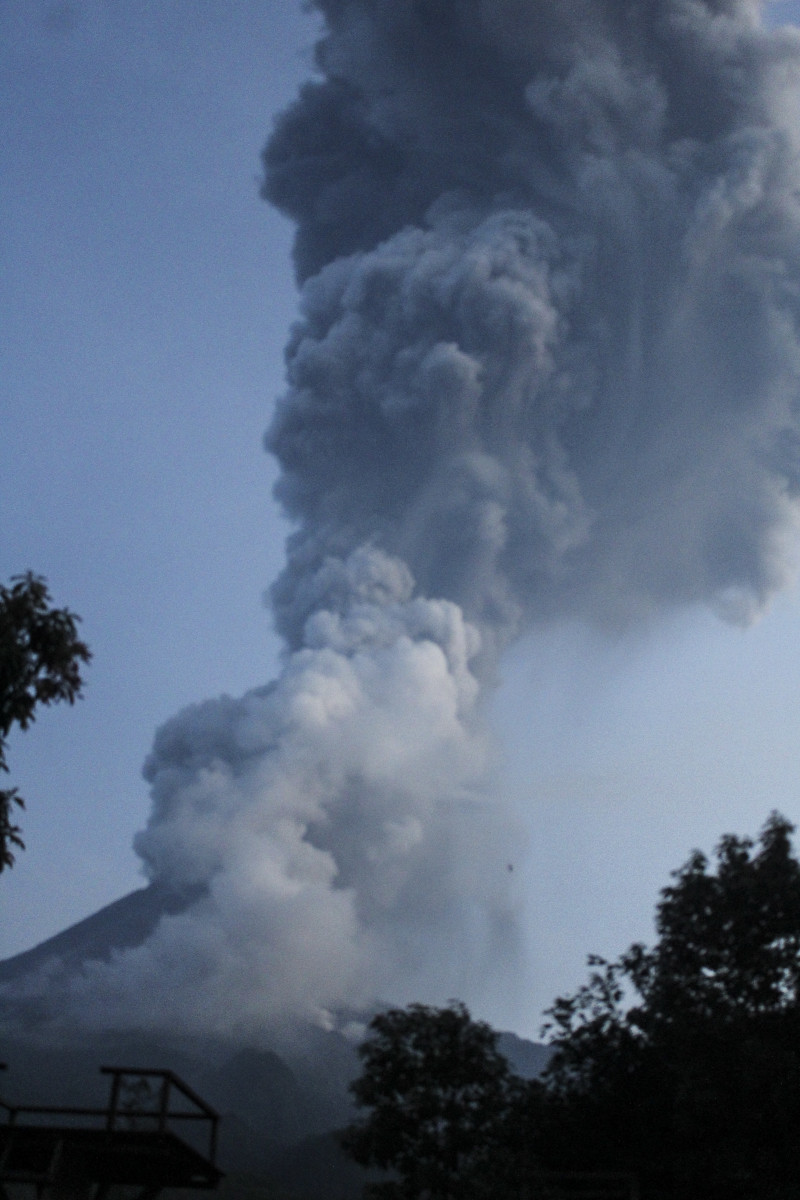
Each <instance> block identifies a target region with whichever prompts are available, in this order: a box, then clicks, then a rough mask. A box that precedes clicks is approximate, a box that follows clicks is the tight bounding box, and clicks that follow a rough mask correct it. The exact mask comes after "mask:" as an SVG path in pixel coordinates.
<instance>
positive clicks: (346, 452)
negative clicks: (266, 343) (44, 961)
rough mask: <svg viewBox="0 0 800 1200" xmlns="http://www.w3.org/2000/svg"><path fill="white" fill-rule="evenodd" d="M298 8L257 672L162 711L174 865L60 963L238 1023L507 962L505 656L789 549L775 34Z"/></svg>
mask: <svg viewBox="0 0 800 1200" xmlns="http://www.w3.org/2000/svg"><path fill="white" fill-rule="evenodd" d="M315 3H316V8H317V9H318V10H319V11H320V12H321V13H322V14H323V15H324V17H325V20H326V32H325V35H324V36H323V38H322V40H321V42H320V44H319V46H318V49H317V62H318V67H319V71H320V77H319V78H318V79H317V80H316V81H314V82H312V83H309V84H308V85H306V87H305V88H304V89H303V90H302V91H301V94H300V96H299V98H298V100H297V101H296V102H295V104H294V105H293V106H292V107H291V108H290V109H289V110H288V112H287V113H286V114H284V116H283V117H282V118H281V119H280V120H279V121H278V123H277V124H276V128H275V130H274V132H273V135H272V137H271V139H270V142H269V144H268V146H267V148H266V150H265V153H264V165H265V181H264V194H265V195H266V196H267V198H269V199H270V200H271V201H272V202H273V203H275V204H277V205H278V206H279V207H281V208H282V209H283V210H284V211H286V212H287V213H289V214H290V215H291V216H292V217H293V218H294V219H295V220H296V222H297V227H298V232H297V240H296V249H295V261H296V267H297V272H298V278H299V280H300V281H301V283H302V294H301V317H300V320H299V322H298V324H297V326H296V328H295V329H294V330H293V332H292V335H291V339H290V342H289V346H288V349H287V375H288V390H287V393H286V395H285V397H284V398H283V399H282V400H281V401H280V402H279V404H278V407H277V411H276V415H275V418H274V421H273V424H272V428H271V430H270V433H269V435H268V446H269V448H270V450H271V451H272V452H273V453H274V454H275V455H276V456H277V458H278V460H279V462H280V465H281V470H282V474H281V478H280V481H279V483H278V486H277V495H278V498H279V500H280V501H281V503H282V504H283V506H284V508H285V510H286V512H287V514H288V515H289V516H290V517H291V518H292V519H293V520H294V522H295V532H294V533H293V534H292V536H291V537H290V539H289V544H288V552H287V565H286V568H285V570H284V571H283V573H282V574H281V576H280V578H279V579H278V581H277V582H276V584H275V585H274V587H273V590H272V604H273V611H274V614H275V620H276V625H277V628H278V629H279V631H280V633H281V634H282V635H283V637H284V638H285V642H286V652H285V659H284V665H283V669H282V672H281V674H280V677H279V678H278V679H277V681H275V682H274V683H272V684H270V685H267V686H266V687H263V688H260V689H256V690H254V691H253V692H251V693H249V694H248V695H246V696H245V697H243V698H242V699H241V700H230V699H227V698H224V699H221V700H217V701H210V702H207V703H205V704H201V705H199V706H196V707H193V708H191V709H189V710H187V711H186V712H184V713H181V714H179V715H178V716H177V717H176V718H174V719H173V720H172V721H171V722H169V723H168V724H167V725H166V726H165V727H164V728H163V729H162V730H160V732H159V733H158V735H157V737H156V741H155V746H154V750H153V753H152V755H151V757H150V759H149V760H148V763H147V765H146V770H145V773H146V776H147V778H148V780H149V781H150V782H151V784H152V788H153V812H152V816H151V818H150V822H149V824H148V827H147V829H146V830H145V831H144V832H143V833H141V834H140V835H139V836H138V838H137V841H136V848H137V850H138V852H139V854H140V855H141V856H142V858H143V860H144V863H145V866H146V869H147V872H148V875H149V877H150V878H151V879H153V880H157V881H160V882H161V883H166V884H168V885H170V886H171V887H173V888H174V889H176V890H180V889H182V888H187V889H191V888H194V889H195V891H194V892H192V893H191V894H192V895H196V891H197V889H198V887H199V888H200V890H201V891H202V895H201V896H200V898H199V899H194V901H193V902H192V903H191V904H190V905H189V906H188V907H187V908H186V909H185V911H183V912H181V913H178V914H175V915H172V916H167V917H164V918H163V919H162V921H161V922H160V924H159V926H158V927H157V929H156V931H155V933H154V934H153V935H152V936H151V937H150V938H149V939H148V940H147V941H146V942H145V943H144V944H143V945H142V946H140V947H139V948H137V949H133V950H129V951H126V952H122V953H120V954H119V955H117V957H116V958H115V959H114V960H113V961H112V962H111V963H107V964H100V963H87V964H85V966H84V968H83V970H82V971H80V972H78V973H76V974H74V975H73V976H72V977H71V979H70V981H69V987H68V994H67V995H66V997H65V1001H64V1005H65V1009H64V1011H66V1012H68V1013H69V1012H73V1013H82V1014H86V1013H89V1014H90V1015H91V1016H92V1018H93V1019H94V1018H96V1017H97V1014H98V1013H99V1012H102V1013H103V1014H104V1017H105V1019H107V1020H109V1021H111V1022H114V1023H121V1022H123V1021H126V1022H129V1021H132V1020H135V1021H139V1022H145V1023H149V1024H153V1025H168V1026H170V1027H173V1026H175V1025H178V1026H180V1027H182V1028H203V1029H207V1030H214V1031H218V1032H227V1033H232V1034H237V1035H241V1036H247V1037H252V1036H255V1035H256V1034H257V1031H259V1030H261V1029H263V1028H264V1027H265V1026H268V1025H273V1026H277V1025H280V1024H282V1023H284V1024H285V1023H286V1022H289V1023H291V1022H293V1021H298V1020H311V1021H318V1022H320V1021H322V1022H324V1021H325V1020H327V1019H329V1014H331V1013H335V1012H336V1011H341V1010H345V1009H347V1008H348V1007H350V1008H352V1007H358V1006H361V1005H366V1004H369V1003H370V1002H372V1001H374V1000H375V999H377V998H382V999H393V1000H394V999H405V998H410V997H412V996H414V997H416V998H423V999H425V998H434V997H438V998H440V999H444V998H446V997H447V996H451V995H457V994H462V993H463V992H464V991H465V990H466V989H468V988H469V986H470V981H471V980H474V979H475V978H476V977H477V976H478V975H479V974H481V973H483V974H484V975H486V974H490V973H491V972H492V971H499V970H502V969H503V965H504V962H506V961H507V959H508V956H510V955H512V954H513V949H514V941H515V937H514V928H513V907H512V905H511V904H510V902H509V900H508V897H507V894H506V886H507V883H506V881H507V872H506V871H505V864H506V859H507V857H508V844H509V842H510V840H511V839H512V838H513V837H514V836H515V835H514V831H513V830H509V827H508V822H507V819H506V817H505V816H504V814H503V812H502V810H501V808H500V806H499V805H498V804H497V803H496V802H495V801H494V800H493V799H492V796H491V789H490V788H488V787H487V785H486V773H487V747H486V744H485V737H484V732H483V729H482V725H481V706H482V697H483V695H484V694H485V690H486V688H487V687H490V686H491V683H492V680H493V679H494V677H495V673H496V670H497V667H498V662H499V658H500V655H501V652H502V650H503V649H504V647H506V646H507V645H508V644H509V643H510V642H511V641H512V639H513V638H514V637H516V636H517V635H519V634H520V633H521V632H522V631H524V630H525V629H526V628H529V627H530V626H531V624H533V623H535V622H541V621H546V620H552V619H557V618H559V617H563V616H566V617H570V618H573V619H580V620H588V621H593V622H596V623H600V624H602V625H606V626H614V627H619V626H622V625H624V624H626V623H629V622H631V621H635V620H639V619H641V618H643V617H647V616H649V615H650V614H657V613H658V612H660V611H662V610H664V609H665V608H669V607H672V606H676V605H687V604H696V603H704V604H710V605H712V606H714V607H715V608H716V609H717V610H718V611H720V612H721V613H722V614H723V615H725V616H727V617H729V618H730V619H733V620H738V621H748V620H750V619H752V618H753V617H754V616H755V615H756V614H757V613H758V612H759V611H760V610H761V609H763V607H764V606H765V604H766V603H767V602H768V600H769V598H770V596H771V594H772V593H773V592H774V591H775V590H776V588H779V587H781V586H783V585H784V584H785V583H786V582H787V580H788V579H789V578H790V577H791V574H792V567H793V564H792V551H793V547H794V544H795V540H796V526H797V517H798V484H800V413H799V411H798V398H799V397H800V338H799V337H798V319H799V318H800V201H799V200H798V197H799V196H800V160H799V159H798V150H799V149H800V143H799V142H798V123H797V112H798V101H800V75H799V72H800V36H798V34H797V33H796V32H794V31H790V30H781V31H774V30H773V31H770V30H768V29H767V28H765V27H764V25H763V23H762V6H761V5H760V4H759V3H757V2H756V0H635V2H631V3H627V2H624V0H559V2H558V3H553V0H491V3H489V2H488V0H315ZM187 894H188V893H187ZM470 994H474V989H471V990H470Z"/></svg>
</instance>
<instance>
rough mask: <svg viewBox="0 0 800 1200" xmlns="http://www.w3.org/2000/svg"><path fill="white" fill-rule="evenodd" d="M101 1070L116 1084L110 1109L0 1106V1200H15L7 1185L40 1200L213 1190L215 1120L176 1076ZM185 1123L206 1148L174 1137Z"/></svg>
mask: <svg viewBox="0 0 800 1200" xmlns="http://www.w3.org/2000/svg"><path fill="white" fill-rule="evenodd" d="M0 1066H4V1064H0ZM100 1070H101V1073H102V1074H104V1075H108V1076H109V1077H110V1083H111V1087H110V1095H109V1101H108V1105H107V1106H106V1107H105V1108H71V1107H55V1106H51V1105H31V1104H25V1105H12V1104H8V1103H7V1102H6V1101H4V1100H0V1116H2V1114H3V1113H4V1114H5V1121H4V1122H3V1123H0V1200H12V1197H11V1196H10V1195H9V1192H8V1191H7V1187H8V1186H11V1187H13V1189H14V1191H17V1190H18V1189H20V1188H26V1187H27V1188H33V1189H34V1190H35V1193H36V1198H37V1200H46V1198H52V1200H61V1198H66V1197H69V1198H70V1200H105V1198H106V1197H107V1196H108V1194H109V1192H110V1191H111V1189H112V1188H115V1187H125V1188H128V1189H130V1188H136V1189H138V1191H137V1192H136V1193H135V1200H154V1198H155V1197H156V1196H157V1195H158V1194H159V1192H160V1191H161V1189H162V1188H165V1187H170V1188H184V1187H186V1188H203V1189H211V1188H215V1187H216V1186H217V1184H218V1183H219V1181H220V1179H221V1178H222V1172H221V1171H220V1170H219V1168H218V1167H217V1165H216V1156H217V1133H218V1127H219V1115H218V1113H217V1112H216V1111H215V1110H214V1109H213V1108H212V1107H211V1106H210V1105H209V1104H206V1102H205V1100H203V1099H201V1097H200V1096H198V1095H197V1093H196V1092H194V1091H192V1089H191V1088H190V1087H189V1086H188V1084H186V1083H184V1082H183V1080H182V1079H180V1078H179V1077H178V1076H177V1075H175V1074H174V1073H173V1072H172V1071H166V1070H160V1069H154V1068H148V1069H144V1070H142V1069H140V1068H136V1067H101V1068H100ZM176 1105H177V1107H176ZM181 1122H183V1123H186V1122H188V1123H189V1127H190V1129H193V1130H195V1131H197V1133H198V1134H199V1135H200V1138H201V1141H202V1148H198V1146H197V1144H196V1143H197V1138H196V1137H192V1138H191V1140H186V1138H185V1137H179V1136H178V1135H177V1133H176V1132H175V1131H174V1128H173V1126H174V1124H175V1123H181ZM190 1136H191V1135H190ZM193 1143H194V1144H193Z"/></svg>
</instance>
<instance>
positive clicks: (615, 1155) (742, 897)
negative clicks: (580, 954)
mask: <svg viewBox="0 0 800 1200" xmlns="http://www.w3.org/2000/svg"><path fill="white" fill-rule="evenodd" d="M792 832H793V826H792V825H791V824H790V823H789V822H788V821H786V820H785V819H784V818H783V817H781V816H780V815H778V814H777V813H773V814H772V816H771V817H770V818H769V820H768V821H767V823H766V825H765V826H764V828H763V830H762V831H761V834H760V836H759V838H758V841H757V842H756V843H754V842H753V841H752V840H751V839H749V838H738V837H734V836H732V835H728V836H726V837H724V838H723V839H722V841H721V842H720V844H719V846H718V848H717V851H716V864H715V867H714V868H712V867H711V866H710V864H709V862H708V860H707V859H706V858H705V856H704V855H702V854H700V853H699V852H698V851H695V852H694V853H693V854H692V855H691V856H690V857H689V859H688V861H687V862H686V863H685V865H684V866H683V867H681V868H680V870H678V871H676V872H675V873H674V875H673V880H674V882H673V883H672V884H671V885H670V886H669V887H666V888H665V889H664V890H663V891H662V893H661V901H660V903H659V905H658V907H657V911H656V929H657V933H658V941H657V942H656V944H655V946H653V948H652V949H648V948H646V947H644V946H642V945H634V946H632V947H631V948H630V949H629V950H628V951H627V952H626V953H625V954H623V955H622V956H621V957H620V958H619V959H618V960H617V961H616V962H611V963H609V962H605V961H604V960H602V959H599V958H595V959H592V960H590V962H591V965H592V974H591V977H590V979H589V982H588V983H587V984H586V985H585V986H584V987H583V988H581V989H580V991H579V992H577V993H576V994H575V995H574V996H570V997H563V998H561V999H559V1000H557V1001H556V1002H555V1004H554V1005H553V1007H552V1008H551V1010H550V1013H549V1016H550V1032H551V1033H552V1034H554V1035H555V1036H554V1045H555V1048H556V1052H555V1055H554V1058H553V1059H552V1061H551V1063H550V1065H549V1067H548V1070H547V1071H546V1073H545V1077H544V1081H543V1084H542V1085H540V1086H539V1087H538V1088H536V1089H534V1090H533V1093H532V1094H531V1095H529V1097H528V1101H529V1106H530V1110H529V1119H530V1120H531V1123H532V1128H533V1129H534V1130H535V1133H534V1138H535V1144H536V1149H537V1151H538V1153H539V1154H540V1155H541V1157H542V1158H543V1159H544V1161H546V1162H557V1163H558V1165H559V1166H563V1165H569V1166H571V1167H576V1168H591V1169H598V1168H615V1169H620V1168H626V1169H631V1170H634V1171H636V1172H637V1173H638V1175H639V1177H640V1179H641V1180H642V1183H643V1194H644V1195H645V1196H647V1195H649V1194H653V1195H662V1194H663V1195H668V1196H670V1197H676V1198H681V1200H688V1198H689V1197H696V1196H703V1197H704V1198H705V1200H715V1198H717V1197H719V1198H720V1200H721V1198H722V1197H725V1200H734V1198H736V1197H738V1198H741V1200H744V1198H745V1197H746V1198H748V1200H753V1198H754V1197H758V1198H759V1200H768V1198H769V1200H779V1198H780V1200H783V1198H784V1197H789V1196H793V1197H796V1196H797V1195H798V1194H800V1155H798V1153H797V1131H798V1128H800V863H798V861H797V859H796V857H795V856H794V854H793V852H792V845H791V834H792Z"/></svg>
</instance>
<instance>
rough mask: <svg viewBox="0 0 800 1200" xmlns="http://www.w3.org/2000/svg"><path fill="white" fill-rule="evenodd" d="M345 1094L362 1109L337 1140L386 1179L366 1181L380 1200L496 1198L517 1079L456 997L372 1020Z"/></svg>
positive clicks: (491, 1035) (489, 1034) (491, 1037)
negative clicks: (359, 1063) (387, 1175)
mask: <svg viewBox="0 0 800 1200" xmlns="http://www.w3.org/2000/svg"><path fill="white" fill-rule="evenodd" d="M369 1030H370V1032H369V1036H368V1037H367V1038H366V1040H365V1041H364V1043H363V1044H362V1045H361V1046H360V1047H359V1054H360V1055H361V1058H362V1061H363V1064H364V1069H363V1073H362V1075H361V1076H360V1078H359V1079H357V1080H356V1081H355V1082H354V1083H353V1084H352V1085H351V1091H352V1093H353V1095H354V1097H355V1101H356V1104H357V1105H358V1107H359V1108H363V1109H367V1110H368V1112H367V1115H366V1116H365V1117H364V1118H363V1119H362V1120H360V1121H359V1122H357V1123H355V1124H353V1125H351V1126H350V1128H349V1129H348V1130H347V1131H346V1132H345V1134H344V1136H343V1138H342V1144H343V1146H344V1148H345V1150H346V1151H347V1153H348V1154H349V1155H350V1156H351V1157H352V1158H354V1159H355V1161H356V1162H359V1163H361V1164H363V1165H365V1166H374V1167H380V1168H382V1169H384V1170H387V1171H391V1172H392V1173H393V1175H394V1176H395V1177H394V1178H393V1179H391V1180H388V1181H386V1182H382V1183H375V1184H370V1185H368V1187H367V1194H368V1195H369V1196H372V1197H375V1198H376V1200H377V1198H379V1197H380V1198H382V1200H423V1198H424V1200H451V1198H452V1200H454V1198H455V1197H458V1198H459V1200H473V1198H475V1200H477V1198H478V1197H480V1198H481V1200H483V1198H484V1197H485V1198H486V1200H488V1198H489V1197H492V1198H494V1197H497V1196H500V1195H504V1194H505V1193H504V1178H503V1175H504V1170H505V1168H504V1166H503V1167H501V1160H502V1162H503V1163H504V1164H506V1163H507V1162H508V1156H507V1155H499V1154H498V1147H500V1146H503V1145H505V1144H506V1143H507V1141H508V1138H509V1136H510V1134H509V1131H508V1130H507V1129H506V1123H507V1121H508V1119H509V1113H510V1112H511V1110H512V1109H513V1106H514V1098H515V1096H516V1094H517V1089H518V1088H520V1087H521V1086H522V1081H521V1080H519V1079H517V1077H516V1076H514V1075H512V1073H511V1072H510V1071H509V1067H508V1063H507V1062H506V1060H505V1058H504V1057H503V1055H502V1054H500V1052H499V1051H498V1049H497V1034H496V1033H495V1032H494V1031H493V1030H492V1029H491V1028H490V1027H489V1026H488V1025H486V1024H485V1023H484V1022H482V1021H473V1020H472V1018H471V1017H470V1014H469V1012H468V1010H467V1009H466V1008H465V1006H464V1005H463V1004H456V1003H451V1004H450V1005H449V1006H448V1007H446V1008H429V1007H427V1006H425V1005H422V1004H412V1005H410V1006H409V1007H408V1008H405V1009H391V1010H389V1011H388V1012H383V1013H380V1014H378V1016H376V1017H374V1018H373V1020H372V1021H371V1023H370V1026H369Z"/></svg>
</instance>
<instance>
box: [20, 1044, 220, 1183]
mask: <svg viewBox="0 0 800 1200" xmlns="http://www.w3.org/2000/svg"><path fill="white" fill-rule="evenodd" d="M3 1065H4V1064H3ZM100 1071H101V1073H102V1074H103V1075H109V1076H110V1077H111V1092H110V1096H109V1102H108V1104H107V1105H106V1107H105V1108H82V1107H72V1106H69V1105H67V1106H63V1105H61V1106H60V1105H49V1104H9V1103H7V1101H5V1100H0V1109H2V1110H4V1111H5V1113H6V1121H5V1124H6V1125H7V1126H9V1125H10V1126H18V1125H21V1124H23V1123H27V1119H28V1118H34V1119H35V1123H37V1124H38V1122H39V1121H40V1120H41V1118H43V1117H49V1118H51V1120H52V1118H62V1119H64V1118H66V1119H67V1120H68V1122H69V1123H70V1124H77V1125H83V1124H86V1123H87V1122H90V1121H99V1120H102V1121H103V1122H104V1127H105V1130H106V1131H107V1132H108V1133H110V1134H113V1133H114V1132H115V1131H117V1130H128V1131H130V1130H133V1129H137V1128H139V1129H147V1130H150V1131H152V1132H156V1133H159V1134H165V1133H167V1132H168V1131H171V1126H172V1123H173V1122H182V1121H188V1122H194V1123H197V1122H206V1123H207V1124H208V1148H207V1153H206V1157H207V1159H208V1161H209V1162H210V1163H211V1165H212V1167H213V1166H215V1165H216V1156H217V1134H218V1126H219V1114H218V1113H217V1111H216V1110H215V1109H213V1108H212V1107H211V1105H210V1104H207V1103H206V1102H205V1100H203V1099H202V1097H200V1096H198V1095H197V1093H196V1092H194V1091H193V1090H192V1089H191V1088H190V1087H189V1085H188V1084H187V1083H184V1081H183V1080H182V1079H180V1078H179V1077H178V1076H177V1075H176V1074H175V1073H174V1072H173V1071H169V1070H162V1069H157V1068H146V1069H141V1068H138V1067H101V1068H100ZM153 1084H155V1087H153ZM176 1096H177V1097H178V1103H181V1104H183V1105H184V1107H183V1108H181V1109H175V1108H173V1107H172V1106H171V1105H172V1102H173V1101H174V1099H175V1097H176ZM187 1102H188V1104H189V1105H190V1106H191V1107H189V1108H186V1107H185V1105H186V1103H187Z"/></svg>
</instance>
